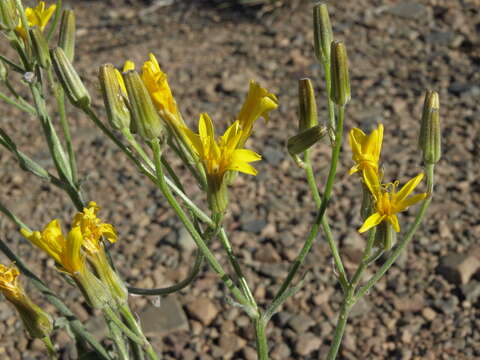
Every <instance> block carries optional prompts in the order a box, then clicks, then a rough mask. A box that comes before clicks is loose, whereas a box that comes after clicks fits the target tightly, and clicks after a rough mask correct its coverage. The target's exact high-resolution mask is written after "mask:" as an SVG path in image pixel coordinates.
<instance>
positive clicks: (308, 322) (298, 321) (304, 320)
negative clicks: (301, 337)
mask: <svg viewBox="0 0 480 360" xmlns="http://www.w3.org/2000/svg"><path fill="white" fill-rule="evenodd" d="M288 325H289V326H290V327H291V328H292V329H293V330H294V331H295V332H296V333H297V334H303V333H304V332H306V331H307V330H308V329H309V328H311V327H312V326H313V325H315V321H314V320H313V319H312V318H311V317H310V316H308V315H306V314H299V315H295V316H293V317H292V318H291V319H290V320H289V321H288Z"/></svg>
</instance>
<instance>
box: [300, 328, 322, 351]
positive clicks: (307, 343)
mask: <svg viewBox="0 0 480 360" xmlns="http://www.w3.org/2000/svg"><path fill="white" fill-rule="evenodd" d="M321 345H322V339H320V338H319V337H317V336H315V335H313V334H312V333H310V332H308V333H305V334H302V336H300V337H299V339H298V341H297V343H296V344H295V351H296V352H297V353H298V354H299V355H301V356H307V355H309V354H310V353H311V352H313V351H315V350H317V349H319V348H320V346H321Z"/></svg>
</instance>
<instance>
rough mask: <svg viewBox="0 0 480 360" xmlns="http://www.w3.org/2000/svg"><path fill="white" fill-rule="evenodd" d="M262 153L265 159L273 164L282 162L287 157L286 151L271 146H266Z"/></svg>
mask: <svg viewBox="0 0 480 360" xmlns="http://www.w3.org/2000/svg"><path fill="white" fill-rule="evenodd" d="M262 155H263V157H264V158H265V160H267V162H268V163H269V164H271V165H273V166H275V165H278V164H280V162H281V161H282V160H283V159H285V153H284V152H283V151H281V150H279V149H276V148H273V147H271V146H266V147H265V149H264V150H263V151H262Z"/></svg>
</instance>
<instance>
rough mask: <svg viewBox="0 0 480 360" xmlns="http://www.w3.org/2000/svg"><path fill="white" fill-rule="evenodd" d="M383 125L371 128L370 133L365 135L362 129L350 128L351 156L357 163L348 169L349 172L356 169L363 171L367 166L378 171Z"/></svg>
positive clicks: (353, 171) (351, 172) (354, 171)
mask: <svg viewBox="0 0 480 360" xmlns="http://www.w3.org/2000/svg"><path fill="white" fill-rule="evenodd" d="M382 141H383V125H382V124H380V125H378V128H377V129H375V130H373V131H372V133H371V134H370V135H366V134H365V133H364V132H363V131H362V130H360V129H357V128H353V129H352V130H350V147H351V148H352V153H353V155H352V158H353V161H355V162H356V163H357V164H356V165H355V166H353V167H352V168H351V169H350V172H349V173H350V174H353V173H356V172H357V171H364V170H366V169H367V168H370V169H372V170H374V171H375V172H378V162H379V160H380V151H381V150H382Z"/></svg>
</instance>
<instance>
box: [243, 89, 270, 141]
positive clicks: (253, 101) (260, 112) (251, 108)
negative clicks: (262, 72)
mask: <svg viewBox="0 0 480 360" xmlns="http://www.w3.org/2000/svg"><path fill="white" fill-rule="evenodd" d="M277 107H278V99H277V97H276V96H275V95H274V94H272V93H270V92H269V91H268V90H267V89H265V88H262V87H261V86H260V85H259V84H258V83H257V82H255V81H253V80H251V81H250V88H249V90H248V94H247V98H246V99H245V101H244V103H243V105H242V108H241V109H240V112H239V113H238V117H237V120H238V122H239V125H240V129H241V130H242V136H241V138H240V140H239V142H238V147H243V145H245V142H246V141H247V139H248V137H249V136H250V134H251V132H252V128H253V124H254V123H255V121H257V119H258V118H259V117H263V118H264V119H265V120H266V121H268V117H269V114H268V113H269V112H270V111H272V110H275V109H276V108H277Z"/></svg>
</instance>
